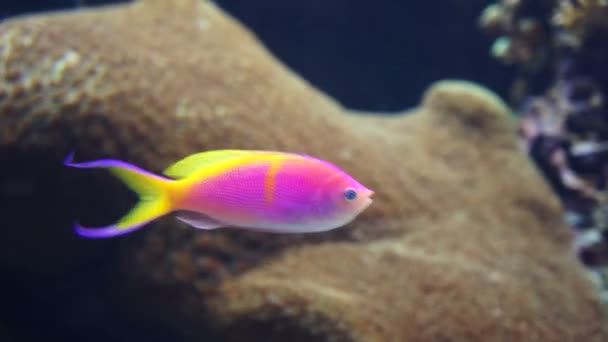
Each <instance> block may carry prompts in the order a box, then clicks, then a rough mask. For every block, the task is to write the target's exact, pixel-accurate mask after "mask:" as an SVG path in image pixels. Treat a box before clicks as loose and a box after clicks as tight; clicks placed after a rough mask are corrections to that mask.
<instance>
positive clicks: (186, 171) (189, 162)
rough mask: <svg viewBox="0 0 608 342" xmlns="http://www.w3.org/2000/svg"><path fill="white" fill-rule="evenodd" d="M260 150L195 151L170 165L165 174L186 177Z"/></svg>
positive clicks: (173, 176)
mask: <svg viewBox="0 0 608 342" xmlns="http://www.w3.org/2000/svg"><path fill="white" fill-rule="evenodd" d="M260 152H261V151H243V150H216V151H207V152H200V153H195V154H192V155H190V156H188V157H186V158H184V159H182V160H180V161H178V162H176V163H175V164H173V165H171V166H169V167H168V168H167V169H166V170H165V171H163V174H164V175H166V176H169V177H171V178H175V179H179V178H185V177H188V176H190V175H191V174H193V173H195V172H196V171H198V170H200V169H202V168H205V167H209V166H211V165H214V164H217V163H220V162H224V161H227V160H232V159H236V158H241V157H244V156H247V155H250V154H252V153H260Z"/></svg>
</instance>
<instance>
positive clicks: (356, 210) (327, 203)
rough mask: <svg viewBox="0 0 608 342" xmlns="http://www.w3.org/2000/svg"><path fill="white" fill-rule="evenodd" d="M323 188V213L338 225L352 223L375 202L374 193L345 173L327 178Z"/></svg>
mask: <svg viewBox="0 0 608 342" xmlns="http://www.w3.org/2000/svg"><path fill="white" fill-rule="evenodd" d="M322 188H323V200H322V205H323V207H324V208H325V210H323V212H325V213H326V214H327V215H328V218H330V219H332V220H333V221H334V222H336V224H337V225H338V224H339V225H343V224H346V223H348V222H350V221H352V220H353V219H354V218H355V217H357V216H358V215H359V214H360V213H361V212H363V211H364V210H365V209H367V207H369V206H370V205H371V204H372V202H373V199H372V196H373V195H374V191H372V190H370V189H368V188H367V187H365V186H364V185H363V184H361V183H359V182H358V181H357V180H356V179H354V178H352V177H351V176H349V175H348V174H346V173H344V172H337V173H336V174H334V175H332V176H331V177H329V178H327V179H326V180H325V182H324V184H323V186H322Z"/></svg>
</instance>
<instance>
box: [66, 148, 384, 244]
mask: <svg viewBox="0 0 608 342" xmlns="http://www.w3.org/2000/svg"><path fill="white" fill-rule="evenodd" d="M65 165H67V166H71V167H77V168H107V169H108V170H109V171H110V172H111V173H112V174H114V175H115V176H116V177H118V178H119V179H121V180H122V181H123V182H124V183H125V184H126V185H127V186H128V187H129V188H131V189H132V190H133V191H134V192H136V193H137V194H138V195H139V198H140V201H139V202H138V203H137V205H136V206H135V207H134V208H133V209H132V210H131V211H130V212H129V213H127V214H126V215H125V216H124V217H123V218H122V219H120V220H119V221H118V222H117V223H116V224H114V225H110V226H106V227H99V228H89V227H83V226H81V225H79V224H75V230H76V232H77V233H78V234H79V235H81V236H84V237H88V238H107V237H113V236H118V235H122V234H126V233H129V232H132V231H134V230H137V229H139V228H141V227H143V226H144V225H145V224H147V223H149V222H150V221H153V220H155V219H157V218H159V217H161V216H164V215H166V214H169V213H174V214H175V215H176V217H177V218H178V219H179V220H181V221H183V222H185V223H187V224H189V225H190V226H193V227H195V228H200V229H215V228H221V227H237V228H243V229H249V230H256V231H265V232H275V233H310V232H321V231H327V230H331V229H334V228H338V227H341V226H343V225H345V224H347V223H349V222H351V221H352V220H354V219H355V217H357V215H359V214H360V213H361V212H362V211H363V210H365V209H366V208H367V207H368V206H369V205H370V204H371V203H372V199H371V196H372V195H373V193H374V192H373V191H371V190H369V189H368V188H366V187H365V186H363V185H361V184H360V183H359V182H358V181H356V180H355V179H354V178H352V177H351V176H349V175H348V174H347V173H345V172H344V171H342V170H340V169H339V168H338V167H336V166H335V165H333V164H331V163H329V162H327V161H323V160H320V159H317V158H314V157H310V156H305V155H300V154H292V153H284V152H270V151H244V150H218V151H209V152H201V153H197V154H193V155H191V156H188V157H186V158H184V159H182V160H180V161H178V162H177V163H175V164H173V165H172V166H170V167H169V168H167V169H166V170H165V171H164V172H163V174H164V175H165V176H166V177H164V176H158V175H155V174H153V173H150V172H148V171H145V170H143V169H140V168H138V167H136V166H134V165H131V164H128V163H125V162H123V161H119V160H112V159H102V160H96V161H90V162H82V163H76V162H74V161H73V154H70V155H68V157H67V158H66V160H65Z"/></svg>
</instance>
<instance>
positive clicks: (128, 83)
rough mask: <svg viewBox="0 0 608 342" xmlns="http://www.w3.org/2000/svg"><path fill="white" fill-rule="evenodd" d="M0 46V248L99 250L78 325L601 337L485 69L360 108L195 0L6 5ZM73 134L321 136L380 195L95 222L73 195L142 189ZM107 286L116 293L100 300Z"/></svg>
mask: <svg viewBox="0 0 608 342" xmlns="http://www.w3.org/2000/svg"><path fill="white" fill-rule="evenodd" d="M0 56H1V59H0V158H1V160H3V161H4V162H5V164H4V165H11V167H10V168H9V171H5V172H3V173H2V174H0V185H2V188H0V189H1V190H0V194H1V195H0V196H1V197H0V205H2V206H3V207H8V208H10V211H7V213H8V222H10V223H11V224H10V226H11V227H12V228H13V229H11V230H8V229H7V228H4V229H3V237H5V236H6V238H3V239H2V240H0V250H1V251H2V253H1V254H0V262H1V263H2V265H4V266H5V267H11V268H12V269H18V270H29V271H35V272H39V271H49V270H52V271H61V272H60V273H59V274H70V277H76V278H77V275H76V276H75V275H74V274H75V273H74V269H75V268H76V267H77V266H83V265H84V266H86V267H88V268H90V267H92V266H91V265H93V267H98V266H100V265H103V270H104V273H103V276H101V275H100V276H99V281H98V282H93V283H95V286H91V284H89V286H90V287H88V291H89V292H85V293H84V294H83V292H82V291H76V290H74V292H72V293H71V297H73V298H75V299H73V301H74V303H73V307H71V308H70V311H69V312H68V313H67V314H66V315H67V316H66V319H65V321H69V322H70V324H71V325H70V327H72V328H74V326H77V327H78V329H84V330H85V331H86V332H87V333H88V334H90V335H91V336H100V335H102V336H103V334H110V333H108V331H112V333H114V334H116V332H117V331H118V334H119V335H120V336H122V337H123V338H126V337H131V339H133V338H132V336H131V335H129V334H130V333H131V332H132V330H134V329H135V328H134V326H137V324H141V321H145V322H147V323H151V322H152V323H156V325H154V326H153V327H155V328H150V329H153V330H154V329H156V328H158V327H159V326H163V327H164V328H165V329H166V330H168V331H170V332H171V333H173V334H175V335H174V339H175V338H176V337H175V336H179V337H180V338H181V339H184V340H192V341H195V340H200V339H202V338H203V337H205V336H209V334H214V336H216V339H217V340H236V341H241V340H252V339H254V340H256V339H257V340H264V341H269V340H270V341H271V340H276V341H284V340H285V339H286V338H287V337H289V340H292V341H299V340H302V341H305V340H310V339H312V338H318V339H320V340H359V341H373V340H378V341H403V340H408V341H409V340H412V341H418V340H420V341H431V340H492V341H497V340H505V341H507V340H508V341H512V340H542V341H599V340H602V337H604V338H605V337H606V336H605V335H602V331H601V313H600V306H599V301H598V298H597V294H596V292H595V289H594V288H593V287H592V285H591V283H590V282H589V281H588V280H587V279H586V278H585V276H584V273H583V272H582V270H581V268H580V266H579V264H578V263H577V261H576V259H575V257H574V256H573V255H571V253H570V249H569V243H570V236H569V234H568V230H567V229H566V227H565V226H564V225H563V223H562V221H561V216H560V207H559V204H558V202H557V200H556V199H555V198H554V197H553V195H552V194H551V192H550V191H549V189H548V188H547V186H546V185H545V184H544V183H543V181H542V180H541V178H540V176H539V175H538V173H537V171H536V170H535V169H534V168H533V167H532V165H531V164H530V162H529V161H528V160H527V159H526V158H525V156H523V155H522V154H521V153H519V152H518V149H517V146H516V144H515V140H514V134H515V133H514V125H513V124H512V122H511V119H510V117H509V114H508V110H507V108H506V107H505V105H504V104H503V103H502V102H501V101H500V100H499V99H498V98H496V97H495V96H494V95H492V94H490V93H489V92H488V91H486V90H485V89H482V88H480V87H478V86H476V85H473V84H469V83H466V82H458V81H444V82H440V83H437V84H435V85H434V86H433V87H431V88H430V90H429V91H428V92H427V93H426V94H425V96H424V98H423V100H422V103H421V105H420V106H419V108H417V109H415V110H412V111H411V112H410V113H408V115H405V113H404V115H401V116H392V117H386V116H381V115H374V116H372V115H366V113H349V112H348V111H347V110H345V109H343V108H341V107H340V106H339V105H338V104H337V103H335V102H334V101H332V100H331V99H329V98H327V97H326V96H324V95H323V94H321V93H319V92H318V91H316V90H315V89H314V88H312V87H311V86H310V85H308V84H307V83H306V82H304V81H303V80H302V79H300V78H299V77H297V75H294V74H293V73H291V72H290V71H289V70H287V69H286V68H285V67H283V66H282V65H281V64H280V62H278V61H277V60H276V59H275V58H273V57H272V56H271V55H270V54H269V53H268V52H267V51H266V50H265V49H264V48H263V47H262V46H261V44H260V43H259V42H258V41H257V40H256V39H255V37H253V36H252V35H251V34H250V33H249V32H248V31H246V30H245V29H244V28H242V27H241V26H240V25H239V24H238V23H236V22H235V21H233V20H232V19H230V18H229V17H228V16H227V15H226V14H224V13H223V12H222V11H221V10H219V9H218V8H216V7H215V6H214V5H212V4H210V3H207V2H203V1H195V0H179V1H169V0H148V1H141V2H136V3H134V4H132V5H128V6H124V7H110V8H103V9H96V10H90V11H83V12H79V13H77V14H74V13H67V14H56V15H47V16H39V17H30V18H23V19H17V20H12V21H7V22H5V23H3V24H2V25H1V26H0ZM71 148H75V149H76V150H77V158H78V159H92V158H98V157H107V156H111V157H114V158H121V159H126V160H128V161H131V162H134V163H136V164H138V165H140V166H142V167H144V168H148V169H150V170H152V171H160V170H162V169H163V168H164V167H166V166H167V165H168V164H169V163H170V162H172V161H174V160H176V159H178V158H181V157H183V156H184V155H187V154H189V153H193V152H196V151H201V150H210V149H216V148H242V149H280V150H289V151H294V152H305V153H309V154H313V155H317V156H319V157H322V158H324V159H328V160H330V161H333V162H335V163H337V164H339V165H340V166H341V167H343V168H344V169H346V170H348V171H349V173H351V174H353V175H354V176H355V177H357V178H358V179H360V180H361V181H362V182H363V183H364V184H366V185H367V186H369V187H370V188H372V189H374V190H375V191H376V195H375V198H376V200H375V202H374V205H373V206H372V207H370V208H369V209H368V210H367V211H366V212H365V213H364V214H362V215H361V216H360V217H359V218H358V219H357V220H356V221H355V222H354V223H352V224H351V225H349V226H348V227H345V228H343V229H339V230H336V231H333V232H328V233H324V234H316V235H304V236H280V235H272V234H257V233H247V232H243V231H235V230H217V231H211V232H206V231H197V230H194V229H191V228H187V227H185V226H183V225H180V224H178V223H177V222H176V221H175V220H173V219H171V218H167V219H164V220H161V221H159V222H158V223H155V224H152V225H150V227H148V228H147V229H145V230H143V231H141V232H137V233H136V234H133V235H132V236H127V237H125V238H124V239H123V238H121V239H115V240H111V241H103V242H99V241H86V240H79V239H76V238H73V236H72V234H71V231H70V226H69V222H70V217H72V218H74V217H81V218H82V220H83V222H84V223H86V224H93V223H95V224H98V223H109V222H110V221H111V220H112V219H111V218H109V215H110V214H115V215H116V216H118V215H119V214H120V212H121V211H122V210H125V205H127V204H128V200H127V199H123V198H124V197H125V196H123V195H124V194H125V191H124V189H123V190H119V187H118V186H117V184H116V182H112V181H110V180H109V178H108V177H106V176H104V175H102V173H94V172H91V173H87V175H86V176H83V175H81V173H80V172H76V173H72V172H71V171H67V170H63V169H61V168H60V167H59V166H54V167H51V165H60V161H61V158H62V157H63V156H64V155H65V154H66V153H67V152H68V150H69V149H71ZM15 180H19V182H17V181H15ZM15 184H18V185H19V186H15ZM91 192H94V193H95V194H96V195H95V196H90V193H91ZM87 194H89V195H87ZM41 197H42V198H41ZM92 197H93V198H92ZM107 202H111V205H108V204H106V203H107ZM49 208H50V209H49ZM100 211H101V212H102V213H103V215H102V214H100ZM29 213H36V215H31V214H29ZM87 215H88V216H87ZM87 220H88V221H87ZM100 260H103V261H100ZM100 272H101V271H100ZM93 273H94V272H93ZM57 277H61V276H57ZM56 279H61V278H56ZM58 287H59V288H60V287H61V285H59V286H58ZM76 287H77V288H82V287H83V285H82V284H79V286H76ZM79 296H83V297H82V298H80V297H79ZM99 298H103V299H104V300H100V299H99ZM105 299H108V300H105ZM97 302H104V304H105V305H109V306H110V307H109V308H106V310H107V311H106V312H105V314H104V315H103V317H97V316H95V315H94V314H92V313H91V312H93V311H91V310H90V309H91V306H92V305H93V304H95V303H97ZM92 303H93V304H92ZM96 305H102V304H100V303H97V304H96ZM99 316H101V315H99ZM92 321H94V322H95V323H92ZM99 323H102V324H99Z"/></svg>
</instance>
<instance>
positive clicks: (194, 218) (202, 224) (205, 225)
mask: <svg viewBox="0 0 608 342" xmlns="http://www.w3.org/2000/svg"><path fill="white" fill-rule="evenodd" d="M175 217H176V218H177V219H178V220H180V221H182V222H184V223H186V224H188V225H190V226H192V227H194V228H198V229H216V228H221V227H224V226H225V225H224V224H223V223H221V222H219V221H216V220H214V219H212V218H210V217H209V216H206V215H204V214H201V213H197V212H195V211H180V212H179V213H178V214H177V215H175Z"/></svg>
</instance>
